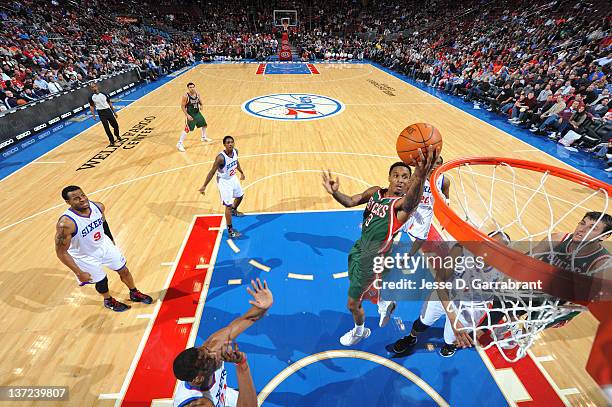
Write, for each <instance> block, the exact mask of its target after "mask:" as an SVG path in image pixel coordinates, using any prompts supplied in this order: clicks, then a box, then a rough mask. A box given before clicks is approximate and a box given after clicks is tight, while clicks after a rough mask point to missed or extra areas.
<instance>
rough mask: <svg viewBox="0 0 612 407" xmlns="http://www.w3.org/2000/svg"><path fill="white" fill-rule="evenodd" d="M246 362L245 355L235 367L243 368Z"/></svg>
mask: <svg viewBox="0 0 612 407" xmlns="http://www.w3.org/2000/svg"><path fill="white" fill-rule="evenodd" d="M246 362H247V355H246V353H245V354H244V359H242V361H241V362H240V363H235V365H236V366H237V367H242V368H244V367H245V366H246Z"/></svg>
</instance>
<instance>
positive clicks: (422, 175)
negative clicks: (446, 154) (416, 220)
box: [396, 145, 440, 223]
mask: <svg viewBox="0 0 612 407" xmlns="http://www.w3.org/2000/svg"><path fill="white" fill-rule="evenodd" d="M418 151H419V161H418V162H416V161H414V160H413V162H412V165H413V166H414V173H413V174H412V177H410V185H409V186H408V191H407V192H406V195H404V197H403V198H402V199H401V200H400V201H399V202H398V205H397V206H396V208H397V219H398V220H399V221H400V222H401V223H404V222H406V221H407V220H408V218H410V215H412V212H414V210H415V209H416V208H417V206H418V205H419V202H420V201H421V196H422V195H423V186H424V185H425V181H426V180H427V178H429V176H430V175H431V171H432V170H433V167H434V165H435V163H436V161H437V159H438V155H439V154H440V151H439V150H438V149H434V147H433V146H431V145H430V146H428V147H427V158H425V156H424V155H423V151H421V149H419V150H418Z"/></svg>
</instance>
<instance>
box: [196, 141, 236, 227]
mask: <svg viewBox="0 0 612 407" xmlns="http://www.w3.org/2000/svg"><path fill="white" fill-rule="evenodd" d="M223 145H224V146H225V150H223V151H221V153H219V155H218V156H217V158H215V162H214V163H213V165H212V168H211V169H210V171H209V172H208V175H207V176H206V181H204V185H202V187H201V188H200V192H201V193H202V195H204V194H205V193H206V187H207V186H208V183H209V182H210V181H211V180H212V179H213V177H214V176H215V175H216V178H217V186H218V187H219V194H220V195H221V201H222V202H223V206H225V221H226V223H227V232H228V234H229V237H231V238H234V237H239V236H240V232H238V231H237V230H235V229H234V227H233V225H232V215H233V216H243V215H244V214H243V213H242V212H238V206H239V205H240V202H242V198H243V197H244V192H243V191H242V187H241V186H240V181H239V180H238V177H237V176H236V171H238V172H239V173H240V180H244V173H243V172H242V168H240V162H239V161H238V150H236V149H235V148H234V138H233V137H232V136H225V137H223Z"/></svg>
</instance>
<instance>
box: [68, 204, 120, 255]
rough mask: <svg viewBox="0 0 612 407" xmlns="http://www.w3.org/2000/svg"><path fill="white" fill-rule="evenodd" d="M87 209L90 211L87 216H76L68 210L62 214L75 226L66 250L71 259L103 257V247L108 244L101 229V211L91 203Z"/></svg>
mask: <svg viewBox="0 0 612 407" xmlns="http://www.w3.org/2000/svg"><path fill="white" fill-rule="evenodd" d="M89 209H90V210H91V212H90V214H89V216H81V215H78V214H76V213H75V212H73V211H72V210H70V209H67V210H66V212H64V216H67V217H68V218H70V219H72V221H73V222H74V224H75V225H76V232H75V234H74V235H73V236H72V240H71V241H70V247H69V248H68V254H70V255H71V256H72V257H73V258H81V257H84V256H92V257H103V255H104V246H105V245H107V244H109V243H110V239H109V238H108V237H107V236H106V235H105V234H104V228H103V227H102V223H103V219H102V211H101V210H100V208H98V205H96V204H95V203H93V202H92V201H89ZM107 240H108V242H107ZM111 244H112V243H111Z"/></svg>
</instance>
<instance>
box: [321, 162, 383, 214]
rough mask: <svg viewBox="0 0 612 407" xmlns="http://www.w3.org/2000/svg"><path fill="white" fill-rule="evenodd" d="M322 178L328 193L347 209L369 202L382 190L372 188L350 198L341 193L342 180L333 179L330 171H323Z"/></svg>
mask: <svg viewBox="0 0 612 407" xmlns="http://www.w3.org/2000/svg"><path fill="white" fill-rule="evenodd" d="M322 177H323V187H324V188H325V190H326V191H327V193H328V194H330V195H331V196H333V197H334V199H335V200H336V201H337V202H338V203H340V205H342V206H344V207H345V208H352V207H353V206H359V205H362V204H364V203H366V202H368V201H369V200H370V198H371V197H372V195H374V193H375V192H376V191H378V190H379V189H380V188H379V187H370V188H368V189H366V190H365V191H363V192H362V193H360V194H357V195H353V196H350V195H346V194H345V193H342V192H340V180H339V179H338V177H336V179H333V177H332V174H331V171H330V170H327V172H325V171H323V174H322Z"/></svg>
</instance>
